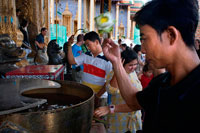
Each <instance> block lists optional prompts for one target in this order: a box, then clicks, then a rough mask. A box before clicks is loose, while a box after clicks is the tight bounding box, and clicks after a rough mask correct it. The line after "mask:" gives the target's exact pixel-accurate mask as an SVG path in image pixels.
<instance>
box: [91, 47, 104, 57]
mask: <svg viewBox="0 0 200 133" xmlns="http://www.w3.org/2000/svg"><path fill="white" fill-rule="evenodd" d="M100 53H102V49H101V50H98V51H97V52H95V53H93V52H92V54H93V56H94V57H97V56H98V55H99V54H100Z"/></svg>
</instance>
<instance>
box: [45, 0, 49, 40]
mask: <svg viewBox="0 0 200 133" xmlns="http://www.w3.org/2000/svg"><path fill="white" fill-rule="evenodd" d="M44 17H45V19H44V24H45V25H44V27H46V28H47V29H48V31H49V32H48V35H47V37H46V38H45V42H46V43H48V42H49V41H50V0H45V1H44Z"/></svg>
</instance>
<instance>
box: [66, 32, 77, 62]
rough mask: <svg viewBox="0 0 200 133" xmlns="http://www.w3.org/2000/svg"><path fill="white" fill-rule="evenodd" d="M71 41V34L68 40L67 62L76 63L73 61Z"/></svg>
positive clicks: (72, 40) (72, 38) (72, 39)
mask: <svg viewBox="0 0 200 133" xmlns="http://www.w3.org/2000/svg"><path fill="white" fill-rule="evenodd" d="M73 42H74V36H73V35H72V36H71V37H70V38H69V40H68V45H67V46H68V50H67V58H68V62H69V64H71V65H76V62H75V59H74V55H73V53H72V47H71V45H72V44H73Z"/></svg>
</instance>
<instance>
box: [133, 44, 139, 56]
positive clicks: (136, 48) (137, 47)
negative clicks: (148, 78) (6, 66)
mask: <svg viewBox="0 0 200 133" xmlns="http://www.w3.org/2000/svg"><path fill="white" fill-rule="evenodd" d="M133 50H134V51H135V52H136V53H137V54H138V52H139V51H141V45H139V44H137V45H135V46H134V48H133Z"/></svg>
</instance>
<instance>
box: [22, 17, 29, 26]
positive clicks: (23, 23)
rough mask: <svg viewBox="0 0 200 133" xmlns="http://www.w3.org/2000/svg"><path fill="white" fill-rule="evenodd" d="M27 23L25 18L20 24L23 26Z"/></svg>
mask: <svg viewBox="0 0 200 133" xmlns="http://www.w3.org/2000/svg"><path fill="white" fill-rule="evenodd" d="M27 24H28V21H27V20H26V19H23V20H22V23H21V26H22V27H23V28H24V27H26V25H27Z"/></svg>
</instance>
